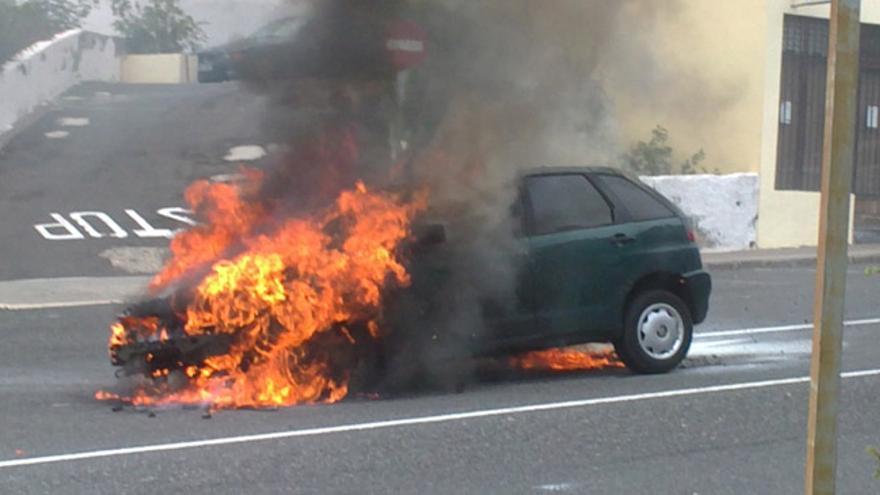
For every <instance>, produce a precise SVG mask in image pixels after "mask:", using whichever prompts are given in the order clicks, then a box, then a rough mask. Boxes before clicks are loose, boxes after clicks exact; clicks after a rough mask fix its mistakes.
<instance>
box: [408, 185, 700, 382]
mask: <svg viewBox="0 0 880 495" xmlns="http://www.w3.org/2000/svg"><path fill="white" fill-rule="evenodd" d="M581 181H584V182H581ZM543 183H547V184H549V186H550V187H549V188H546V187H545V189H547V191H549V192H547V193H546V194H544V198H545V199H544V200H543V201H548V202H551V203H554V202H555V203H557V205H556V212H555V215H556V216H557V217H559V216H562V217H564V216H565V215H567V213H566V212H565V211H562V209H563V208H567V206H566V204H568V203H571V204H572V208H575V209H576V205H575V204H574V203H577V202H578V201H579V200H578V199H577V197H576V193H577V191H578V190H580V189H579V188H583V190H584V191H585V192H588V193H589V195H591V199H590V201H591V202H592V203H590V202H589V201H588V202H584V203H585V204H584V205H583V207H582V209H583V210H584V211H585V212H587V211H588V209H589V208H593V207H595V208H597V210H596V211H599V212H600V213H599V215H598V216H600V217H601V218H599V219H596V220H594V219H586V220H580V223H578V222H577V221H576V220H577V217H573V218H574V220H571V221H572V222H574V223H572V224H571V225H548V224H554V222H556V223H559V222H560V221H561V222H563V223H565V222H566V221H567V219H559V218H553V216H554V213H553V211H551V212H550V213H549V214H547V213H546V211H545V210H548V208H547V207H545V206H546V205H541V204H538V203H539V202H540V201H542V199H541V198H540V197H536V196H537V193H535V192H534V190H539V189H540V188H541V187H544V185H542V184H543ZM554 184H556V185H554ZM557 185H560V186H561V187H557ZM517 187H518V188H519V194H518V195H517V196H518V197H517V200H516V201H517V204H516V205H514V207H513V208H512V211H513V212H514V213H513V221H514V223H515V227H514V228H515V230H516V231H517V235H516V236H515V239H514V241H513V242H514V249H513V251H515V252H516V256H517V261H516V263H515V264H516V276H515V277H514V280H513V282H512V283H513V284H514V285H515V287H513V290H512V291H510V293H511V294H514V295H513V296H512V297H513V298H514V299H515V301H491V300H485V301H482V311H481V312H482V318H483V325H482V327H483V330H481V331H479V332H472V333H470V334H468V332H467V331H466V330H465V331H463V332H460V333H461V334H463V335H458V337H457V338H459V339H461V338H468V339H470V342H469V343H468V344H467V348H468V350H469V351H471V352H472V353H473V354H477V355H491V354H498V353H506V352H516V351H524V350H533V349H542V348H549V347H558V346H567V345H574V344H580V343H586V342H613V343H615V346H616V347H617V348H618V353H619V354H622V356H621V357H623V358H624V361H625V362H626V363H627V365H629V366H630V367H631V368H633V369H635V370H636V371H642V372H662V371H668V370H669V369H672V368H673V367H675V366H676V365H677V364H678V363H679V362H680V361H681V360H682V359H683V358H684V356H685V354H686V353H687V349H688V347H689V346H690V341H691V338H692V326H693V324H697V323H700V322H702V321H703V320H704V319H705V318H706V314H707V312H708V307H709V294H710V292H711V285H712V284H711V278H710V276H709V274H708V273H707V272H706V271H705V270H704V269H703V266H702V262H701V258H700V252H699V249H698V248H697V246H696V244H695V243H694V240H693V236H692V234H691V233H690V230H689V222H688V220H687V219H686V218H685V216H684V215H683V214H682V213H681V212H680V211H679V210H678V209H677V208H676V207H675V206H674V205H673V204H672V203H671V202H670V201H669V200H667V199H666V198H664V197H663V196H661V195H660V194H659V193H657V192H656V191H654V190H653V189H651V188H649V187H648V186H646V185H644V184H642V183H641V182H640V181H639V180H638V179H636V178H632V177H629V176H626V175H624V174H623V173H621V172H620V171H618V170H614V169H608V168H542V169H536V170H533V171H529V172H526V173H524V174H522V176H521V177H520V180H519V184H518V186H517ZM554 188H556V189H554ZM557 189H558V191H557ZM567 189H571V190H572V191H573V192H572V191H567ZM562 193H565V194H569V195H571V194H575V196H572V200H571V201H569V200H567V199H565V198H564V196H565V194H562ZM596 193H598V196H597V195H596ZM599 197H601V200H600V199H599ZM646 198H648V199H646ZM600 201H601V202H600ZM591 204H592V205H593V206H591ZM603 204H604V205H607V211H606V210H605V209H604V207H603V206H602V205H603ZM634 204H635V205H637V206H638V207H636V206H634ZM550 210H552V208H550ZM542 215H543V217H542ZM548 215H549V216H548ZM581 216H582V217H585V216H587V215H586V213H585V214H583V215H581ZM548 219H549V220H548ZM437 244H440V243H437ZM443 253H444V250H443V248H442V246H437V249H436V250H432V249H427V250H425V252H424V253H417V254H416V256H415V257H414V258H415V259H414V263H413V266H412V272H413V287H411V288H410V289H409V290H408V292H412V293H415V294H417V295H416V296H414V298H413V297H410V298H407V302H405V303H404V305H407V306H409V308H408V309H409V310H410V311H409V312H410V317H409V318H407V320H408V322H407V323H404V326H411V325H415V326H417V327H419V328H420V330H421V331H422V332H423V331H424V328H425V326H426V325H432V324H433V323H431V322H434V321H437V318H435V317H434V315H436V314H437V313H442V312H444V311H450V309H449V308H450V306H452V304H451V303H450V302H449V301H450V300H451V299H454V298H455V297H459V294H457V292H460V291H459V290H458V289H457V288H453V289H452V290H451V291H443V290H442V289H438V287H442V286H443V282H442V281H441V280H442V279H444V278H445V277H448V276H451V274H452V273H453V270H452V269H451V268H449V266H448V265H451V262H450V259H449V257H448V256H452V255H444V254H443ZM490 257H491V256H490ZM461 296H462V297H468V296H467V294H464V295H461ZM645 298H647V299H645ZM414 299H418V300H420V301H425V300H426V299H430V300H431V302H430V303H422V305H421V306H420V309H419V310H417V311H415V313H412V311H411V310H412V306H413V305H414V304H415V305H418V303H414V302H413V300H414ZM652 304H653V305H652ZM634 305H636V306H638V307H634ZM650 308H654V309H653V310H651V309H650ZM657 308H659V309H657ZM643 310H644V311H649V310H651V311H655V312H656V311H659V312H660V313H657V314H659V315H660V316H661V317H663V318H666V317H667V316H668V314H671V315H673V316H676V315H677V316H678V317H679V318H677V320H678V321H680V332H681V333H682V335H681V337H682V339H681V340H682V341H681V342H678V343H676V344H675V346H676V347H674V349H676V351H675V353H674V355H671V356H669V357H664V358H663V359H657V360H651V359H647V358H645V357H644V356H642V358H643V359H642V361H644V362H639V356H635V357H634V356H633V355H627V354H628V353H629V354H631V353H630V352H629V351H633V349H631V348H632V347H633V346H635V344H634V342H635V343H638V342H641V341H642V340H644V337H645V332H646V330H645V328H648V329H649V330H650V327H651V325H653V327H656V328H657V329H659V330H657V331H658V332H663V331H664V329H665V328H666V327H665V326H663V325H666V323H665V320H664V321H660V320H657V318H655V316H657V315H656V314H654V313H651V312H650V311H649V312H648V313H645V314H647V316H645V314H640V315H633V314H632V313H633V312H634V311H636V312H638V311H643ZM661 313H662V314H661ZM667 313H668V314H667ZM663 318H661V320H662V319H663ZM628 319H629V320H633V321H635V323H633V322H632V321H630V322H629V323H628V321H629V320H628ZM666 319H668V318H666ZM654 320H657V321H654ZM674 320H675V319H674ZM658 321H659V323H658ZM426 322H427V323H426ZM448 326H449V325H447V327H448ZM628 326H629V327H633V328H632V329H629V330H628ZM428 330H431V332H429V333H432V338H433V339H434V340H440V341H442V340H444V331H446V332H447V333H448V328H447V329H445V330H444V328H434V329H431V328H429V329H428ZM628 331H630V333H632V332H636V335H635V336H630V337H632V339H635V340H634V341H630V342H629V343H628V344H627V338H628V337H627V332H628ZM464 334H467V335H464ZM639 335H641V337H642V338H641V340H640V339H639V337H638V336H639ZM670 345H671V344H670ZM627 346H629V347H630V349H629V351H628V350H627ZM642 347H644V345H642ZM637 349H638V346H636V351H633V352H635V353H636V354H638V351H637ZM648 350H649V351H650V348H648ZM669 350H670V351H672V350H673V348H672V347H670V349H669ZM647 354H648V355H650V354H651V352H648V353H647ZM656 355H657V356H661V357H662V355H663V353H660V352H658V353H656ZM655 357H656V356H655ZM646 359H647V360H646ZM654 361H657V362H654Z"/></svg>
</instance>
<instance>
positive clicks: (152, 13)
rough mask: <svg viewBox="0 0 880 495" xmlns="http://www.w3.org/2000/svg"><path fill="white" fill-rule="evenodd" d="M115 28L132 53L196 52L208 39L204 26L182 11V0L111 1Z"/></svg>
mask: <svg viewBox="0 0 880 495" xmlns="http://www.w3.org/2000/svg"><path fill="white" fill-rule="evenodd" d="M111 5H112V7H113V14H114V15H115V16H116V21H115V22H114V23H113V27H114V28H116V30H117V31H118V32H119V34H121V35H122V36H123V37H124V38H125V41H126V47H127V49H128V51H129V52H130V53H180V52H183V51H185V50H190V51H195V50H196V49H197V48H198V47H199V45H200V44H201V42H203V41H204V40H205V33H204V31H202V27H201V24H200V23H199V22H197V21H196V20H195V19H193V17H192V16H190V15H189V14H187V13H186V12H184V10H183V9H182V8H180V1H179V0H145V1H143V2H140V1H137V0H134V1H132V0H111Z"/></svg>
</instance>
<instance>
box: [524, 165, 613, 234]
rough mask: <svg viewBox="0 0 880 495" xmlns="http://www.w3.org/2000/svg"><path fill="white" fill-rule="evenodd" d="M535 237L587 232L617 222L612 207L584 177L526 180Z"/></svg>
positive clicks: (553, 176)
mask: <svg viewBox="0 0 880 495" xmlns="http://www.w3.org/2000/svg"><path fill="white" fill-rule="evenodd" d="M526 190H527V191H528V195H529V203H530V206H531V213H532V229H531V230H532V234H534V235H541V234H551V233H553V232H562V231H566V230H576V229H586V228H590V227H598V226H601V225H608V224H611V223H612V222H613V219H612V216H611V207H610V206H609V205H608V203H607V202H606V201H605V198H603V197H602V195H601V194H600V193H599V191H597V190H596V188H595V187H593V185H592V184H591V183H590V181H588V180H587V178H586V177H585V176H583V175H579V174H568V175H540V176H534V177H529V178H527V179H526Z"/></svg>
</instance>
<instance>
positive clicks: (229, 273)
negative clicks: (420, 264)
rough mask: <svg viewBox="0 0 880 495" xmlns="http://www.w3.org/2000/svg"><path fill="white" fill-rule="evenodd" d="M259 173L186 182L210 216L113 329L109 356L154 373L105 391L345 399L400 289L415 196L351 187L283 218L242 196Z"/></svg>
mask: <svg viewBox="0 0 880 495" xmlns="http://www.w3.org/2000/svg"><path fill="white" fill-rule="evenodd" d="M261 180H262V176H261V175H259V174H254V175H253V176H252V178H251V179H250V182H247V183H245V184H240V185H229V184H209V183H200V182H197V183H196V184H194V185H193V186H191V188H190V189H189V191H188V194H187V198H188V200H190V201H191V204H190V206H191V207H192V208H193V209H194V210H195V211H200V212H202V214H203V216H204V217H205V218H208V219H209V221H208V222H206V223H204V224H202V225H199V226H197V227H195V228H193V229H192V230H190V231H187V232H184V233H181V234H179V235H178V236H177V237H176V238H175V239H174V241H173V242H172V253H173V256H172V258H171V260H170V261H169V262H168V264H167V265H166V266H165V268H164V270H163V271H162V272H160V273H159V274H158V275H157V276H156V277H155V279H154V280H153V284H152V290H153V292H154V294H157V295H158V294H163V295H165V296H164V297H158V296H157V297H155V298H153V299H150V300H148V301H146V302H142V303H138V304H135V305H133V306H131V307H130V308H129V309H128V310H127V311H126V312H125V313H124V314H123V315H122V316H120V317H119V319H118V321H117V322H116V323H115V324H113V326H112V329H111V335H110V342H109V351H110V357H111V361H112V362H113V364H115V365H117V366H119V367H120V368H121V369H122V370H123V373H124V374H128V375H130V374H141V375H145V376H147V377H149V378H152V380H148V381H142V382H139V384H138V385H137V386H136V387H135V389H134V390H132V391H128V392H126V393H123V394H115V397H116V398H119V399H121V400H123V401H124V402H129V403H132V404H135V405H151V404H159V405H161V404H184V405H185V404H193V405H208V406H210V407H214V408H223V407H277V406H284V405H293V404H300V403H313V402H335V401H337V400H339V399H341V398H342V397H344V396H345V395H346V394H347V391H348V382H349V379H350V376H351V372H352V370H353V368H354V367H355V366H356V364H357V362H358V354H359V353H360V352H363V350H364V349H368V348H370V346H371V344H372V343H373V342H374V341H376V340H377V339H380V338H381V336H382V330H381V326H380V324H381V309H382V304H383V294H384V293H385V292H386V291H387V290H389V289H390V288H393V287H403V286H406V285H407V284H409V274H408V273H407V271H406V268H405V267H404V264H403V262H402V260H401V258H400V252H401V249H402V244H403V243H404V242H405V241H406V240H407V239H408V238H409V237H410V235H411V229H410V224H411V221H412V219H413V217H414V215H415V214H416V213H417V212H418V211H420V210H421V209H422V208H423V205H424V198H423V197H418V195H416V196H414V197H410V198H404V197H402V196H399V195H395V194H391V193H385V192H372V191H369V190H368V189H367V187H366V186H364V185H363V184H361V183H358V184H357V186H356V187H355V188H354V189H351V190H345V191H342V192H341V193H340V194H339V195H338V197H337V198H336V199H335V201H333V202H332V203H331V204H330V205H329V206H326V207H325V208H323V209H320V210H319V211H317V212H315V213H312V214H302V215H294V216H286V215H280V214H279V212H278V211H275V210H274V209H273V208H272V207H271V206H270V205H268V204H266V202H265V201H264V200H263V199H256V198H257V197H258V196H257V197H252V198H247V197H246V195H245V194H244V191H245V190H246V189H247V188H248V187H257V186H258V185H259V184H255V183H254V181H261ZM193 191H198V192H197V193H194V192H193ZM257 203H261V204H259V205H258V204H257ZM218 210H222V213H219V211H218ZM113 396H114V395H113V394H107V393H103V394H101V395H100V397H103V398H106V397H113Z"/></svg>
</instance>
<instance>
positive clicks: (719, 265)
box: [703, 253, 880, 271]
mask: <svg viewBox="0 0 880 495" xmlns="http://www.w3.org/2000/svg"><path fill="white" fill-rule="evenodd" d="M708 256H711V255H708ZM849 262H850V264H855V263H878V264H880V253H853V254H850V255H849ZM815 265H816V256H814V255H789V256H779V257H768V258H756V259H739V260H712V259H711V257H709V258H708V259H707V255H704V258H703V266H705V267H706V268H707V269H709V270H713V271H727V270H738V269H741V268H770V267H773V268H786V267H799V266H815Z"/></svg>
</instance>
